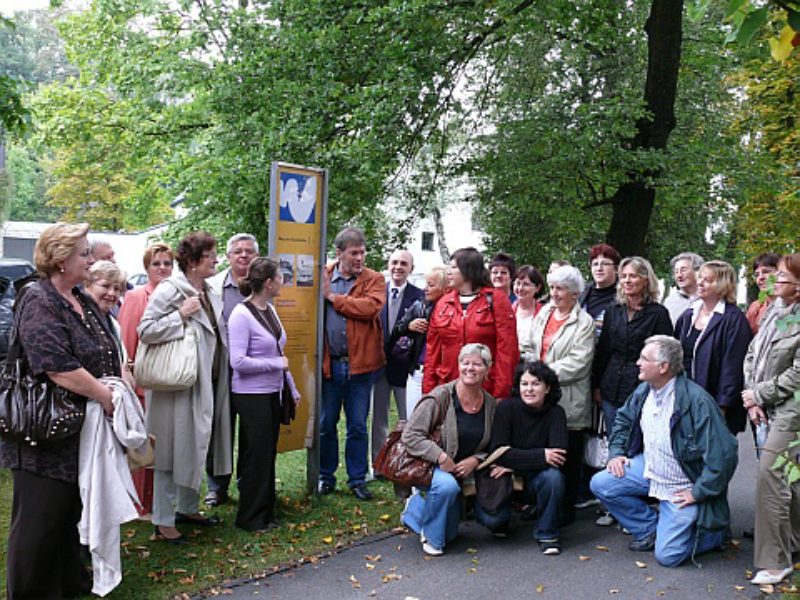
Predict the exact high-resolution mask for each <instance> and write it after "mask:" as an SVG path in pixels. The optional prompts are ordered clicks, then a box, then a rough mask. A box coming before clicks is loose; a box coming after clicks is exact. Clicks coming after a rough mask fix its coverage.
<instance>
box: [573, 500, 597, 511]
mask: <svg viewBox="0 0 800 600" xmlns="http://www.w3.org/2000/svg"><path fill="white" fill-rule="evenodd" d="M598 504H600V500H598V499H597V498H589V499H588V500H582V501H581V502H576V503H575V508H577V509H578V510H581V509H582V508H589V507H590V506H597V505H598Z"/></svg>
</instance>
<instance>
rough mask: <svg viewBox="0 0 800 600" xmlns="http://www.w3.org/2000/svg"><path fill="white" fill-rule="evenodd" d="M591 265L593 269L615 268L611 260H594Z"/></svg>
mask: <svg viewBox="0 0 800 600" xmlns="http://www.w3.org/2000/svg"><path fill="white" fill-rule="evenodd" d="M589 264H590V266H591V267H592V268H593V269H605V268H606V267H613V266H614V263H613V262H611V261H610V260H593V261H592V262H591V263H589Z"/></svg>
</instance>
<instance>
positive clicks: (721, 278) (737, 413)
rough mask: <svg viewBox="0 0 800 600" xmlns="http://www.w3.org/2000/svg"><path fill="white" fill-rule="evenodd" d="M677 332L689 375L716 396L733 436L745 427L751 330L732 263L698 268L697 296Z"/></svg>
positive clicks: (680, 319) (682, 318)
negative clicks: (745, 371)
mask: <svg viewBox="0 0 800 600" xmlns="http://www.w3.org/2000/svg"><path fill="white" fill-rule="evenodd" d="M675 337H676V338H677V339H678V340H679V341H680V342H681V346H683V368H684V370H685V371H686V376H687V377H688V378H689V379H691V380H692V381H694V382H695V383H697V384H698V385H699V386H700V387H702V388H703V389H704V390H705V391H707V392H708V393H709V394H711V395H712V396H713V397H714V399H715V400H716V401H717V405H718V406H719V408H720V410H721V411H722V413H723V414H724V415H725V420H726V421H727V423H728V428H729V429H730V430H731V433H733V435H736V434H737V433H739V432H740V431H744V427H745V424H746V422H747V415H746V414H745V410H744V406H743V404H742V397H741V393H742V388H743V387H744V374H743V372H742V364H743V363H744V358H745V355H746V354H747V345H748V344H749V343H750V339H751V338H752V337H753V334H752V331H751V330H750V324H749V323H748V322H747V317H745V316H744V313H743V312H742V311H741V310H739V307H738V306H736V273H735V271H734V270H733V267H732V266H730V265H729V264H728V263H726V262H723V261H721V260H710V261H708V262H706V263H704V264H703V266H702V267H700V271H699V272H698V277H697V300H695V301H694V302H692V304H691V306H690V307H689V308H687V309H686V311H684V313H683V314H682V315H681V316H680V317H678V320H677V321H676V322H675Z"/></svg>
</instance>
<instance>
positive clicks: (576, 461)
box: [562, 430, 584, 516]
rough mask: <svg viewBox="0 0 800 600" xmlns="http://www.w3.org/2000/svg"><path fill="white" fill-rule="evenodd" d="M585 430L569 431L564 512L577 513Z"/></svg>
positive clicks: (565, 466)
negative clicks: (576, 504) (576, 506)
mask: <svg viewBox="0 0 800 600" xmlns="http://www.w3.org/2000/svg"><path fill="white" fill-rule="evenodd" d="M583 433H584V432H583V431H572V430H570V431H568V432H567V436H568V437H567V462H566V463H565V464H564V467H563V469H562V472H563V473H564V504H563V514H564V515H568V516H571V515H574V514H575V501H576V500H577V498H578V487H579V486H580V481H581V465H582V464H583V445H584V438H583Z"/></svg>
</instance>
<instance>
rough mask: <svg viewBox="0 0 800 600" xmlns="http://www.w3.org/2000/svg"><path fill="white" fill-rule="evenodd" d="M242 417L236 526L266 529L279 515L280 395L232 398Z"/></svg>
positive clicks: (237, 466) (240, 419) (237, 469)
mask: <svg viewBox="0 0 800 600" xmlns="http://www.w3.org/2000/svg"><path fill="white" fill-rule="evenodd" d="M231 402H232V404H233V408H234V410H235V411H236V413H237V414H238V415H239V458H238V459H237V461H236V473H237V474H238V478H239V479H238V483H239V511H238V512H237V514H236V526H237V527H241V528H242V529H246V530H248V531H255V530H258V529H264V528H265V527H267V526H268V525H269V524H270V522H272V521H273V519H274V517H275V514H274V511H275V459H276V458H277V454H278V432H279V430H280V426H281V421H280V414H281V410H280V408H281V407H280V393H279V392H276V393H274V394H231Z"/></svg>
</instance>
